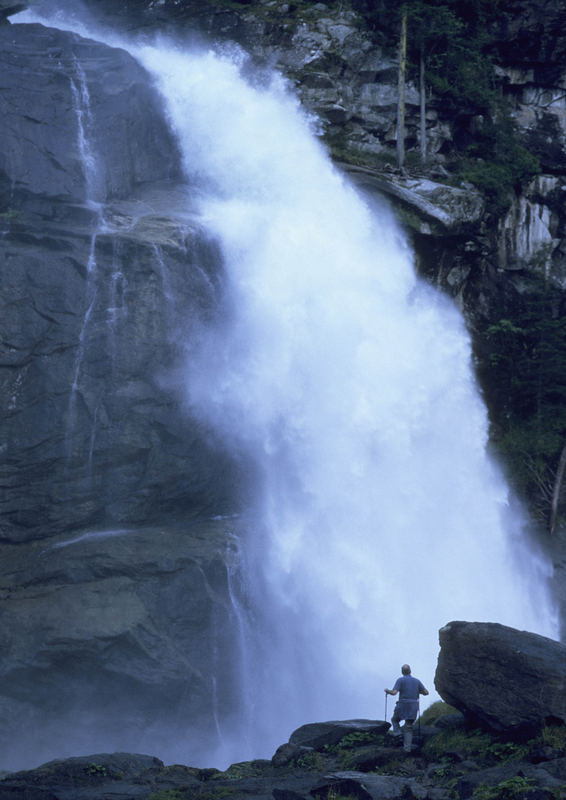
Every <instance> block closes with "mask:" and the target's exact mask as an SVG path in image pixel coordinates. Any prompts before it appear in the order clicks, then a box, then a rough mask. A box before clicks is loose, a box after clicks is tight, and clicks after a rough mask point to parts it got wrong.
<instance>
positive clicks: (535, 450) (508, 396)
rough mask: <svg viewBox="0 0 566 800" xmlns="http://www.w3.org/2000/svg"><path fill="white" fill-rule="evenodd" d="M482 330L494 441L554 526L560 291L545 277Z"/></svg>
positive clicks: (562, 427) (563, 380)
mask: <svg viewBox="0 0 566 800" xmlns="http://www.w3.org/2000/svg"><path fill="white" fill-rule="evenodd" d="M525 288H526V289H527V291H526V292H524V293H523V294H522V295H521V296H520V297H514V298H513V300H512V301H510V300H507V299H505V298H503V302H502V305H501V310H500V313H501V317H500V319H499V320H498V321H497V322H495V323H493V324H491V325H487V326H486V327H485V328H484V329H482V330H480V331H478V333H479V334H480V335H479V336H478V337H477V341H478V345H477V356H478V372H479V377H480V380H481V382H482V384H483V386H484V390H485V394H486V399H487V401H488V405H489V407H490V408H491V409H492V414H491V416H492V439H493V441H494V444H495V446H496V448H497V450H498V451H499V452H500V454H501V455H502V457H503V460H504V462H505V463H506V464H507V465H508V470H509V476H510V478H511V479H512V481H513V483H514V485H515V486H516V487H517V488H518V491H519V493H520V494H521V496H522V498H523V499H524V500H525V501H526V502H527V503H528V505H529V507H530V508H531V510H532V512H533V514H534V515H535V517H536V518H537V519H538V520H539V521H540V522H541V524H542V525H544V526H545V527H546V528H547V530H550V532H552V531H553V530H554V528H555V526H556V523H557V520H558V517H559V512H560V506H559V505H557V507H556V509H553V497H554V496H555V492H556V500H558V499H559V496H560V489H561V481H560V471H559V466H560V462H561V455H562V452H563V448H564V445H565V443H566V316H565V313H564V312H565V310H566V309H564V297H563V292H562V291H561V290H560V289H558V288H555V287H553V286H551V285H550V284H549V282H548V281H547V280H546V277H545V276H544V275H541V276H540V277H536V276H533V277H531V278H530V285H529V286H528V287H527V286H526V287H525ZM555 512H558V513H555Z"/></svg>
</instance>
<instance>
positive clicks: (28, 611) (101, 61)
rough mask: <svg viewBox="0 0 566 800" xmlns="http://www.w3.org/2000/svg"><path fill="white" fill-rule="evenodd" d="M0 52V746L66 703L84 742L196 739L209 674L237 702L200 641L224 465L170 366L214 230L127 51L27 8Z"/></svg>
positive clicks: (209, 647)
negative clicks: (151, 736) (188, 195)
mask: <svg viewBox="0 0 566 800" xmlns="http://www.w3.org/2000/svg"><path fill="white" fill-rule="evenodd" d="M0 51H1V56H0V60H1V62H2V70H1V72H2V78H1V79H0V80H1V83H2V96H1V100H0V103H1V104H2V132H3V133H2V139H1V144H0V197H1V199H2V209H3V210H2V213H1V215H0V225H1V226H2V235H1V241H0V246H1V259H2V269H1V273H0V281H1V294H0V297H1V299H0V306H1V310H0V331H1V345H0V353H1V355H0V365H1V367H0V395H1V401H0V402H1V406H2V438H1V445H0V451H1V453H2V460H1V465H0V470H1V474H2V494H1V509H0V543H1V545H0V546H1V552H2V570H1V577H0V583H1V585H2V588H1V590H0V591H1V595H2V652H3V658H2V665H1V669H0V671H1V674H2V699H1V704H2V710H3V719H4V723H5V724H3V726H2V728H1V730H0V739H1V741H2V750H3V753H4V758H5V759H6V761H5V762H4V763H17V756H16V755H15V753H21V745H20V742H21V741H22V740H26V739H27V741H28V744H29V750H28V753H31V752H37V753H43V754H44V755H46V756H49V755H53V754H54V753H56V752H61V748H63V750H66V749H67V747H68V744H65V741H64V739H66V740H67V742H68V741H69V736H70V731H71V730H73V729H76V727H77V726H76V722H75V720H76V719H77V718H80V719H81V720H83V721H84V720H87V719H88V722H87V723H86V725H83V724H81V729H82V730H83V732H84V736H86V738H87V739H88V741H92V740H93V737H94V739H96V738H97V736H100V737H101V738H100V741H101V745H102V743H103V742H109V741H112V740H113V738H114V739H115V734H116V736H118V733H117V732H119V741H124V734H125V735H126V738H127V736H128V733H127V731H128V730H129V731H130V732H133V731H135V735H136V741H137V740H139V735H140V733H141V731H142V730H143V729H144V728H145V727H146V726H147V725H149V723H150V721H151V724H152V726H155V729H156V730H157V729H160V726H161V723H160V721H159V720H160V719H161V722H163V720H165V719H166V718H167V719H169V720H170V719H171V718H172V717H175V718H177V719H179V720H187V719H188V720H192V723H194V724H198V725H199V726H200V728H201V729H202V732H203V735H204V739H206V736H207V733H206V731H207V730H209V732H210V731H213V730H214V731H215V728H214V720H213V718H212V713H211V696H212V693H213V682H215V683H214V692H216V696H217V697H218V698H221V701H222V703H223V707H225V708H226V709H229V708H230V707H232V708H233V707H234V704H235V703H236V704H237V702H238V700H237V698H236V697H234V695H232V694H231V693H232V691H233V683H234V682H233V681H232V680H228V678H229V676H230V675H232V676H233V672H234V670H236V669H237V668H238V665H237V664H235V663H231V664H227V663H224V662H223V661H222V659H223V658H224V656H222V655H220V656H218V655H216V654H217V653H218V652H220V653H221V654H224V653H226V652H234V648H235V645H234V642H233V638H234V636H235V635H236V633H235V627H234V624H233V614H234V608H233V598H232V595H231V591H232V588H231V586H230V581H231V580H234V581H235V580H236V579H235V578H231V577H230V576H231V572H233V571H234V570H236V561H237V559H236V560H235V558H234V555H233V554H234V548H236V549H237V538H235V529H234V527H233V522H234V520H225V521H223V520H222V519H221V517H222V515H223V514H225V513H226V511H229V512H230V513H231V514H233V513H234V511H235V507H234V502H233V487H234V485H235V480H236V479H235V474H236V472H235V469H234V468H233V466H232V465H231V464H230V461H229V459H228V458H227V457H226V455H225V454H223V453H222V452H221V450H220V448H219V446H218V444H215V443H214V442H213V441H212V439H211V437H210V435H209V433H208V432H207V431H205V430H203V429H202V428H201V427H200V426H198V425H197V424H196V423H194V422H193V421H191V419H190V415H189V414H188V413H187V411H186V410H185V409H183V408H182V407H181V405H182V404H181V401H180V399H179V398H178V396H177V394H176V390H175V387H174V386H172V385H171V378H170V376H171V374H174V370H175V365H176V363H177V360H178V359H179V358H181V357H182V356H183V352H182V349H181V348H180V347H179V346H178V345H177V344H176V342H178V341H179V340H180V339H181V340H184V339H185V338H186V336H187V335H188V331H189V330H190V329H191V327H192V326H196V325H198V323H199V321H202V319H203V318H205V317H206V316H207V315H208V316H209V315H211V314H214V313H215V308H216V307H217V303H218V300H219V294H220V282H219V269H220V258H219V254H218V252H217V247H216V245H215V243H214V241H211V240H210V238H209V237H208V235H207V234H206V233H205V232H203V231H202V230H201V227H200V224H199V223H198V222H196V219H195V218H192V217H191V214H190V212H188V211H187V208H188V206H187V203H186V201H185V198H184V196H183V194H182V193H183V192H184V190H183V189H179V188H176V184H175V179H176V178H178V176H179V169H180V167H179V157H178V153H177V149H176V144H175V141H174V140H173V138H172V136H171V134H170V132H169V129H168V127H167V125H166V123H165V120H164V114H163V109H162V107H161V102H160V99H159V98H158V96H157V94H156V92H155V91H154V89H153V88H152V87H151V85H150V83H149V81H148V77H147V75H146V73H145V72H144V70H143V69H142V68H141V67H140V66H139V65H138V64H137V63H136V62H135V61H134V59H133V58H131V56H129V55H128V54H127V53H126V52H124V51H122V50H118V49H112V48H109V47H106V46H104V45H101V44H98V43H96V42H93V41H89V40H86V39H83V38H81V37H79V36H77V35H75V34H70V33H63V32H59V31H57V30H55V29H50V28H46V27H43V26H41V25H25V26H23V25H22V26H20V25H10V26H4V27H1V28H0ZM134 131H135V135H134ZM177 201H178V203H177ZM176 203H177V205H176ZM166 375H168V376H169V383H168V384H167V385H165V383H164V379H165V376H166ZM240 469H241V465H240ZM211 517H215V519H211ZM152 524H153V527H152ZM101 542H102V544H103V547H101V546H100V545H101ZM134 554H135V555H134ZM236 649H237V648H236ZM228 686H229V687H230V688H227V687H228ZM181 687H182V690H181ZM126 688H127V691H126ZM133 698H135V699H133ZM102 708H103V709H104V713H103V714H102V716H101V715H100V713H99V712H98V711H97V709H102ZM112 708H113V709H114V712H115V713H111V712H110V711H109V709H112ZM14 720H17V723H15V722H14ZM55 722H56V723H57V724H56V725H54V727H51V726H52V723H53V724H54V723H55ZM184 724H185V723H184ZM33 731H36V732H37V736H36V734H35V733H33ZM47 731H51V733H50V734H49V735H47V734H46V732H47ZM63 732H64V733H63ZM61 734H62V738H61ZM77 735H78V738H79V739H80V738H81V735H82V734H80V733H78V734H77ZM168 735H169V736H170V738H171V737H172V738H173V740H174V739H175V736H176V734H174V733H171V734H168ZM215 735H216V733H215ZM115 741H117V740H116V739H115ZM203 742H204V740H203ZM13 745H14V747H13ZM104 746H106V745H104ZM27 757H29V756H27ZM27 757H26V758H27ZM13 758H14V759H16V761H14V760H13Z"/></svg>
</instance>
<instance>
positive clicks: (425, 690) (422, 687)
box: [419, 681, 428, 694]
mask: <svg viewBox="0 0 566 800" xmlns="http://www.w3.org/2000/svg"><path fill="white" fill-rule="evenodd" d="M419 694H428V689H425V687H424V686H423V685H422V683H421V682H420V681H419Z"/></svg>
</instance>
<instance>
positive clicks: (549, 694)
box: [434, 622, 566, 731]
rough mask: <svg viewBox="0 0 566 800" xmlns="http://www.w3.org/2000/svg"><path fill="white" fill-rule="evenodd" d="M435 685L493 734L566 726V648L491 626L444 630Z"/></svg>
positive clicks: (453, 626)
mask: <svg viewBox="0 0 566 800" xmlns="http://www.w3.org/2000/svg"><path fill="white" fill-rule="evenodd" d="M440 648H441V649H440V655H439V658H438V666H437V670H436V676H435V679H434V684H435V686H436V690H437V691H438V693H439V694H440V696H441V697H442V698H443V700H445V701H446V702H447V703H449V704H450V705H452V706H455V707H456V708H458V709H459V710H460V711H462V712H463V713H464V714H465V715H466V717H468V719H470V720H473V721H475V722H478V723H480V724H482V725H484V726H487V727H488V728H491V729H492V730H495V731H510V730H521V729H536V728H539V727H540V726H541V725H542V724H544V723H545V722H552V721H560V722H563V723H566V647H565V646H564V645H563V644H560V643H559V642H555V641H553V640H552V639H547V638H546V637H544V636H539V635H538V634H535V633H528V632H526V631H518V630H515V629H514V628H509V627H507V626H505V625H500V624H498V623H493V622H483V623H481V622H450V623H449V624H448V625H446V626H445V627H444V628H441V630H440Z"/></svg>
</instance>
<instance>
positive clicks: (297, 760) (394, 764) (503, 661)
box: [0, 622, 566, 800]
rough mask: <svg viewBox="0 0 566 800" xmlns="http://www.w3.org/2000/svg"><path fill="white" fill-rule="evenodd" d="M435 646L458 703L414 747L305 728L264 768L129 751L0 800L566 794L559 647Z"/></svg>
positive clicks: (385, 731)
mask: <svg viewBox="0 0 566 800" xmlns="http://www.w3.org/2000/svg"><path fill="white" fill-rule="evenodd" d="M440 642H441V653H440V657H439V660H438V666H437V670H436V676H435V686H436V689H437V691H439V693H440V694H441V696H442V697H450V699H451V700H452V701H453V702H454V704H455V706H451V705H448V704H446V703H443V702H437V703H433V705H432V706H430V707H429V708H428V709H427V710H426V711H425V712H424V714H423V715H422V717H421V718H420V719H419V721H418V722H417V724H416V725H415V730H414V737H413V743H412V746H411V747H410V748H409V744H410V743H408V742H405V741H404V736H394V735H393V734H392V732H391V730H390V724H389V722H387V721H384V720H346V721H332V722H320V723H312V724H307V725H303V726H302V727H300V728H298V729H297V730H296V731H294V732H293V733H292V734H291V736H290V738H289V741H288V742H286V743H285V744H282V745H281V746H280V747H279V748H277V751H276V752H275V754H274V755H273V757H272V758H271V760H254V761H247V762H241V763H237V764H232V765H231V766H230V767H229V768H228V769H226V770H224V771H221V770H219V769H214V768H209V769H200V768H197V767H188V766H183V765H178V764H175V765H170V766H166V765H165V764H164V763H163V762H162V761H161V760H160V759H158V758H155V757H153V756H148V755H139V754H130V753H114V754H108V753H104V754H95V755H88V756H81V757H77V758H67V759H64V760H57V761H50V762H48V763H47V764H44V765H42V766H40V767H38V768H37V769H33V770H28V771H25V772H15V773H8V774H5V775H4V777H3V778H2V779H0V800H18V799H19V798H21V800H87V799H90V800H137V798H140V799H142V798H143V800H221V799H222V798H227V797H230V798H242V800H244V798H246V799H247V800H310V798H320V799H321V800H342V799H344V800H347V798H350V799H351V800H353V799H354V798H359V800H394V798H399V800H467V798H471V799H472V800H500V799H502V800H504V799H505V798H506V799H507V800H560V798H565V797H566V695H565V692H564V686H565V682H566V647H565V646H564V645H561V644H559V643H558V642H554V641H552V640H550V639H546V638H545V637H543V636H537V635H535V634H531V633H526V632H524V631H517V630H514V629H513V628H507V627H505V626H502V625H497V624H493V623H465V622H453V623H450V624H449V625H447V626H445V628H443V629H442V630H441V631H440ZM466 681H467V683H466ZM474 720H475V722H474ZM480 720H481V725H479V724H478V721H480Z"/></svg>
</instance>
